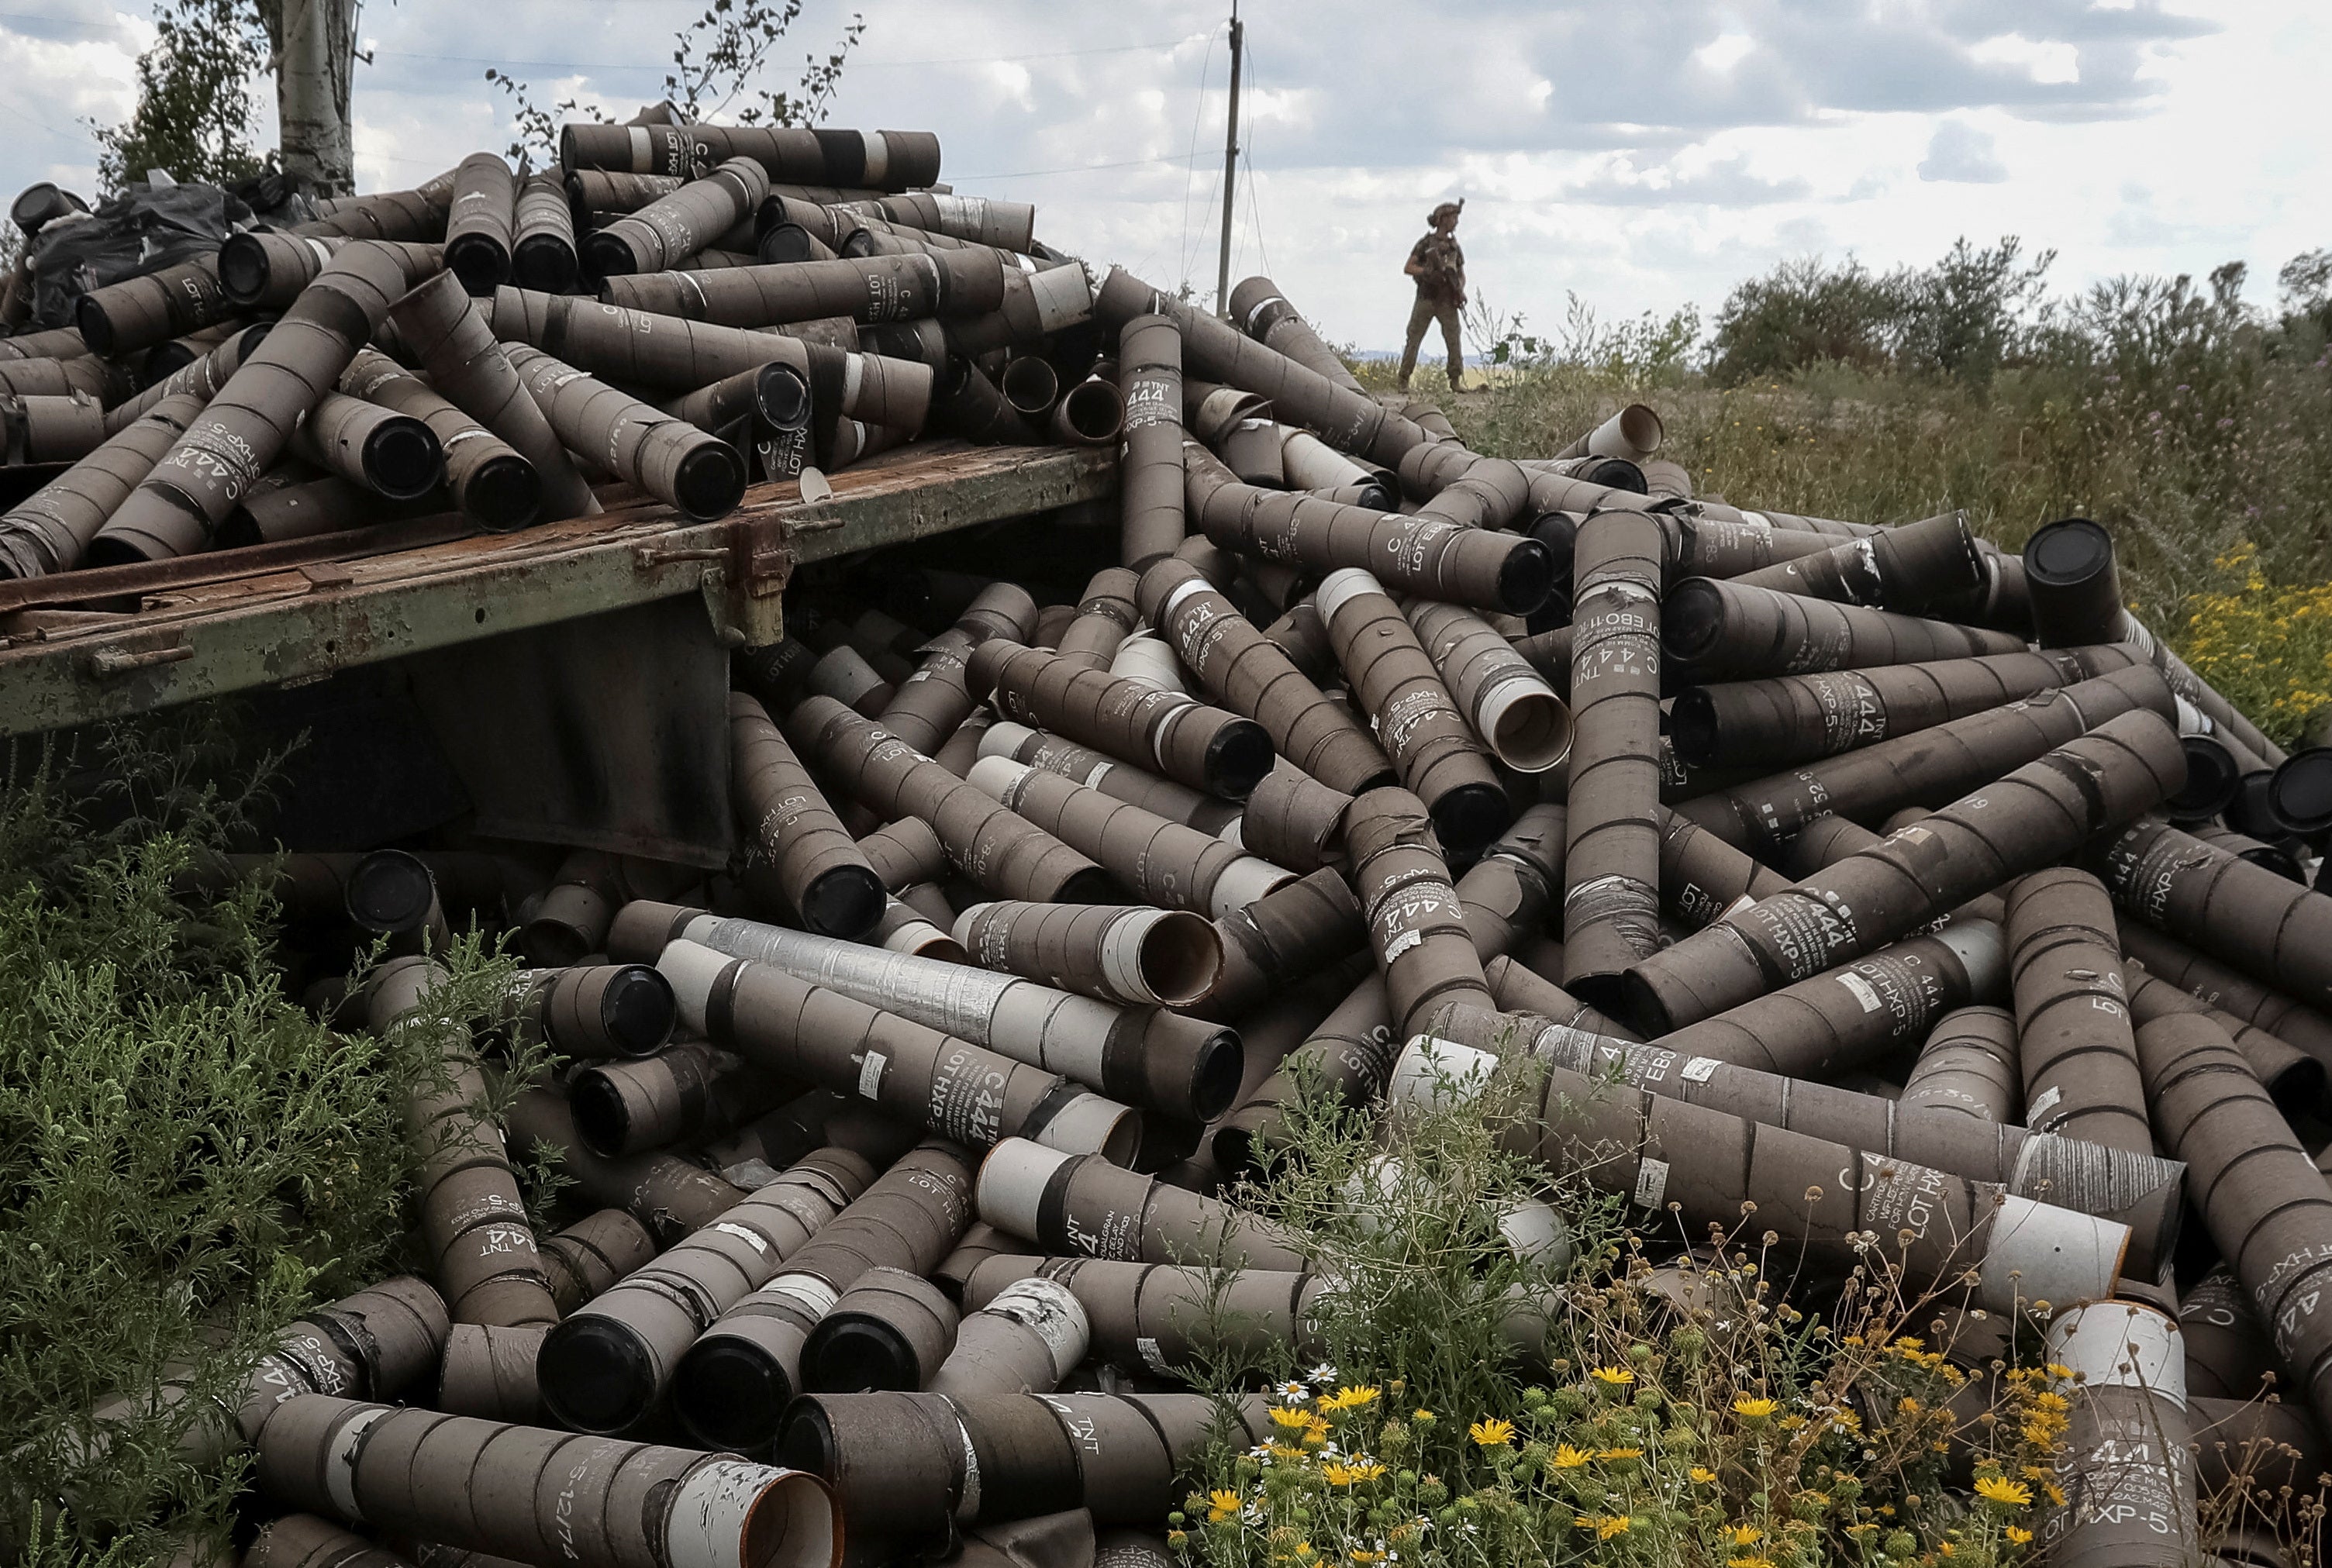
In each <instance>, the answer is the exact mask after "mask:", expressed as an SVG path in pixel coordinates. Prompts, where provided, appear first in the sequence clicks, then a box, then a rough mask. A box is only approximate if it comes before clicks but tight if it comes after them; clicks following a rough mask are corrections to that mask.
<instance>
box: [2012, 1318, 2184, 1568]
mask: <svg viewBox="0 0 2332 1568" xmlns="http://www.w3.org/2000/svg"><path fill="white" fill-rule="evenodd" d="M2183 1337H2184V1336H2183V1335H2182V1334H2180V1332H2179V1327H2178V1324H2177V1321H2176V1320H2175V1319H2174V1318H2172V1317H2170V1316H2169V1315H2166V1314H2164V1313H2161V1312H2157V1311H2156V1310H2155V1309H2154V1308H2153V1307H2150V1306H2143V1305H2138V1304H2136V1303H2135V1302H2127V1301H2092V1302H2086V1303H2083V1304H2082V1305H2078V1306H2074V1307H2072V1308H2070V1309H2069V1310H2068V1311H2064V1312H2060V1313H2059V1314H2058V1315H2056V1317H2055V1318H2053V1319H2052V1320H2050V1324H2049V1330H2048V1338H2047V1345H2048V1351H2049V1359H2050V1361H2051V1362H2055V1363H2057V1364H2059V1365H2061V1366H2065V1367H2068V1368H2069V1369H2071V1371H2072V1373H2073V1380H2074V1381H2073V1383H2072V1386H2071V1388H2070V1391H2069V1398H2070V1399H2071V1401H2072V1409H2071V1410H2070V1411H2069V1420H2070V1425H2069V1427H2068V1428H2067V1429H2066V1432H2065V1443H2066V1448H2067V1451H2068V1453H2069V1456H2070V1462H2069V1464H2068V1465H2066V1466H2065V1467H2063V1468H2062V1469H2061V1470H2060V1474H2061V1476H2062V1477H2063V1479H2062V1481H2061V1482H2060V1486H2061V1487H2062V1490H2063V1493H2064V1496H2065V1502H2064V1506H2061V1507H2052V1508H2050V1510H2049V1511H2048V1512H2047V1513H2045V1514H2044V1515H2042V1522H2041V1527H2040V1529H2039V1530H2038V1532H2036V1533H2037V1534H2038V1535H2039V1536H2040V1542H2039V1543H2038V1544H2041V1545H2042V1546H2043V1547H2044V1548H2045V1549H2046V1550H2047V1551H2048V1553H2049V1556H2050V1562H2052V1563H2063V1564H2065V1565H2066V1568H2184V1564H2186V1563H2192V1562H2193V1561H2194V1560H2195V1558H2196V1555H2197V1554H2198V1552H2199V1550H2200V1547H2201V1542H2202V1531H2201V1529H2200V1528H2199V1526H2198V1525H2197V1522H2196V1519H2195V1515H2194V1502H2195V1492H2194V1454H2193V1439H2192V1436H2191V1433H2192V1426H2191V1423H2190V1422H2189V1420H2188V1418H2187V1413H2186V1381H2185V1354H2184V1351H2183V1350H2182V1349H2181V1347H2180V1344H2179V1341H2180V1340H2181V1339H2182V1338H2183Z"/></svg>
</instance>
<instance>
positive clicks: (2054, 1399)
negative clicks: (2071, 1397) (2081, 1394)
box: [2032, 1391, 2073, 1410]
mask: <svg viewBox="0 0 2332 1568" xmlns="http://www.w3.org/2000/svg"><path fill="white" fill-rule="evenodd" d="M2032 1404H2033V1408H2034V1409H2036V1410H2071V1409H2072V1408H2073V1407H2072V1406H2071V1404H2069V1402H2067V1401H2066V1399H2065V1396H2064V1395H2062V1394H2060V1393H2052V1392H2047V1391H2043V1392H2041V1393H2037V1394H2034V1395H2033V1396H2032Z"/></svg>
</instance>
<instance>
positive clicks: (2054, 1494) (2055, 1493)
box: [2041, 1481, 2065, 1508]
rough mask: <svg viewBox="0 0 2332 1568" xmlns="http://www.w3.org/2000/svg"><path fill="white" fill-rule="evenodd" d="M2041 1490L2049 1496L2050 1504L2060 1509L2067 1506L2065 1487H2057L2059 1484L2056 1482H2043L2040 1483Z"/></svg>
mask: <svg viewBox="0 0 2332 1568" xmlns="http://www.w3.org/2000/svg"><path fill="white" fill-rule="evenodd" d="M2041 1491H2042V1492H2043V1493H2044V1494H2046V1496H2048V1498H2049V1501H2050V1503H2052V1504H2054V1505H2055V1506H2058V1507H2060V1508H2061V1507H2063V1506H2065V1488H2064V1487H2060V1486H2059V1485H2057V1483H2056V1482H2054V1481H2043V1482H2041Z"/></svg>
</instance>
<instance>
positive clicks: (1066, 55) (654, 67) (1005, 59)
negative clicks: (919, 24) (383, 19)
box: [0, 13, 1190, 72]
mask: <svg viewBox="0 0 2332 1568" xmlns="http://www.w3.org/2000/svg"><path fill="white" fill-rule="evenodd" d="M0 15H5V13H0ZM1188 42H1190V41H1189V40H1188V39H1184V38H1165V39H1160V40H1159V41H1157V42H1156V43H1113V44H1109V45H1107V46H1106V47H1104V48H1097V49H1050V50H1045V51H1041V52H1039V53H1033V54H960V55H959V54H950V55H933V56H932V57H931V58H929V59H925V60H852V61H851V62H850V65H849V68H850V69H851V70H853V71H901V70H906V69H908V68H910V67H921V66H932V65H1014V64H1018V63H1019V62H1022V61H1026V60H1071V59H1077V58H1081V57H1083V56H1085V55H1090V54H1131V53H1137V52H1139V51H1142V50H1148V49H1172V48H1178V47H1180V45H1181V44H1183V43H1188ZM373 53H375V54H387V55H393V56H395V57H396V58H397V59H399V60H429V61H435V62H439V63H442V64H450V65H493V66H499V67H501V68H502V69H504V70H509V71H582V72H615V71H652V72H668V71H670V70H671V69H672V67H671V66H670V65H669V64H664V63H649V64H642V63H640V62H633V61H615V60H608V61H598V60H502V59H498V58H495V57H492V56H490V55H483V54H430V53H423V52H421V51H419V50H414V49H376V50H374V51H373Z"/></svg>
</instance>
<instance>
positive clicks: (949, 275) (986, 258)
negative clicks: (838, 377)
mask: <svg viewBox="0 0 2332 1568" xmlns="http://www.w3.org/2000/svg"><path fill="white" fill-rule="evenodd" d="M599 298H600V299H601V300H602V301H604V302H606V303H607V304H610V305H620V306H623V307H624V308H625V309H626V310H634V311H655V312H656V313H658V314H660V315H668V316H684V317H686V318H687V319H688V320H693V321H710V322H712V323H713V324H714V325H716V326H722V327H782V326H788V325H791V324H794V323H797V322H801V321H815V320H823V319H824V318H827V317H829V316H844V317H847V318H849V319H850V320H854V321H857V322H860V323H862V324H872V323H875V322H881V321H903V320H913V319H916V318H919V317H924V316H959V317H961V316H977V315H980V313H982V312H983V311H994V310H997V309H999V307H1000V306H1001V305H1002V304H1003V303H1004V272H1003V270H1002V268H1001V266H1000V265H999V256H998V253H996V252H994V251H985V250H980V251H974V250H964V251H943V252H939V253H928V254H927V253H913V254H904V255H888V256H844V257H841V258H839V259H837V260H835V261H831V262H791V263H780V264H779V265H775V266H770V265H767V264H763V263H754V264H750V265H746V266H738V267H724V268H722V269H720V270H718V271H712V272H640V273H636V274H634V275H632V276H628V277H610V278H608V279H607V281H606V282H603V283H601V284H600V285H599Z"/></svg>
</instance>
